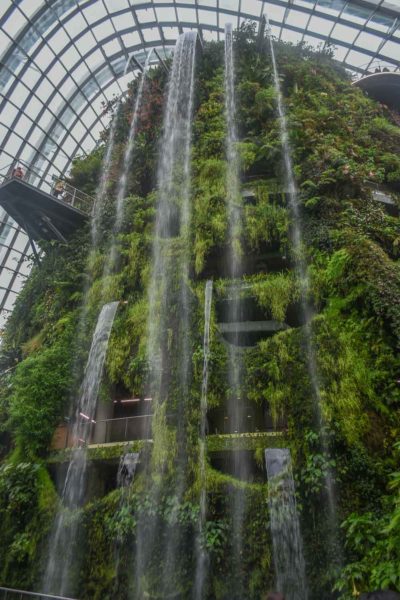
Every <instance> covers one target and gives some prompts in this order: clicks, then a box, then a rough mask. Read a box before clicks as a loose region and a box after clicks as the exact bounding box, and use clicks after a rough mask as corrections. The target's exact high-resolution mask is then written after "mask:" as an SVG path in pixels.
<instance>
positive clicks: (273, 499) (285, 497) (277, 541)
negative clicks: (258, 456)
mask: <svg viewBox="0 0 400 600" xmlns="http://www.w3.org/2000/svg"><path fill="white" fill-rule="evenodd" d="M265 463H266V468H267V476H268V503H269V514H270V523H271V535H272V547H273V554H274V564H275V574H276V587H277V590H278V591H279V592H281V593H283V594H284V596H285V598H286V600H307V598H308V593H307V583H306V575H305V564H304V556H303V542H302V539H301V533H300V523H299V517H298V514H297V507H296V496H295V488H294V480H293V473H292V464H291V459H290V452H289V450H288V449H287V448H267V449H266V450H265Z"/></svg>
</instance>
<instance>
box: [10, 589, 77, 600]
mask: <svg viewBox="0 0 400 600" xmlns="http://www.w3.org/2000/svg"><path fill="white" fill-rule="evenodd" d="M24 598H38V599H39V600H45V599H47V600H75V599H74V598H67V597H66V596H52V595H51V594H40V593H37V592H26V591H24V590H14V589H12V588H5V587H0V600H24Z"/></svg>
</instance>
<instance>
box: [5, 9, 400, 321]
mask: <svg viewBox="0 0 400 600" xmlns="http://www.w3.org/2000/svg"><path fill="white" fill-rule="evenodd" d="M265 13H266V14H267V15H268V17H269V21H270V24H271V28H272V33H273V34H274V35H275V36H276V37H277V38H279V39H283V40H286V41H291V42H293V43H297V42H305V43H308V44H310V45H312V46H318V45H321V44H322V45H327V44H330V45H332V46H334V47H335V56H336V58H337V60H339V61H340V62H342V63H343V64H344V65H345V66H346V67H348V68H349V69H351V70H352V71H354V72H358V73H364V72H367V71H368V70H370V69H371V67H373V65H374V62H376V61H379V64H380V65H381V66H382V65H383V66H387V67H388V68H390V70H400V0H390V1H389V2H388V1H386V0H152V1H149V0H148V1H141V0H37V1H35V2H32V0H2V2H1V6H0V49H1V50H0V115H1V117H0V149H1V152H0V174H1V173H4V171H5V170H6V169H7V168H8V166H9V163H11V162H12V161H13V160H15V158H17V159H19V160H21V161H24V162H25V163H30V164H33V165H34V166H35V169H36V171H39V172H40V173H41V178H42V181H45V180H46V178H47V177H48V176H51V175H52V174H59V173H65V171H66V170H67V169H68V168H69V166H70V163H71V157H73V156H76V155H77V154H84V153H87V152H90V151H91V150H92V149H93V148H94V146H95V145H96V143H97V140H98V138H99V134H100V132H101V131H102V130H103V129H104V127H105V126H106V125H107V117H106V116H105V114H104V110H103V103H107V102H108V101H109V100H111V99H112V98H113V97H114V96H115V95H116V94H120V93H124V92H125V91H126V89H127V85H128V82H129V81H130V80H131V79H132V77H134V75H135V73H137V72H138V70H139V69H140V68H141V67H142V65H143V63H144V60H145V56H146V53H147V52H148V51H149V49H151V48H154V49H155V50H156V52H154V53H153V56H154V60H155V61H158V60H161V61H162V60H164V59H165V58H166V57H167V56H168V55H169V54H170V52H171V50H172V48H173V45H174V44H175V41H176V38H177V36H178V35H179V33H182V32H183V31H185V30H188V29H196V30H198V31H199V32H200V34H201V36H202V38H203V39H204V40H206V41H208V40H219V39H222V37H223V30H224V25H225V23H226V22H229V21H230V22H233V23H234V24H235V25H237V26H239V25H240V24H241V23H242V22H243V21H245V20H247V19H251V20H253V21H260V20H261V18H262V16H263V14H265ZM127 61H128V62H127ZM127 64H129V66H130V70H128V71H127V72H126V66H127ZM19 234H21V235H23V234H22V233H21V232H20V231H19ZM0 235H1V233H0ZM2 243H4V244H5V243H12V239H11V238H7V240H6V241H3V242H2ZM26 246H27V244H26ZM7 261H8V258H7V260H6V258H5V256H3V255H2V254H1V246H0V284H1V285H3V283H2V280H3V279H4V272H5V271H7V269H9V268H11V267H12V265H10V264H9V263H8V262H7ZM14 283H15V282H13V284H12V285H14ZM3 287H4V288H6V291H4V290H3V291H2V290H1V289H0V310H3V309H7V310H11V308H10V302H9V298H10V295H11V296H15V294H14V288H13V287H11V288H10V285H9V284H8V285H3ZM0 327H1V320H0Z"/></svg>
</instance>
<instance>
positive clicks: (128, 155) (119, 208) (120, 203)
mask: <svg viewBox="0 0 400 600" xmlns="http://www.w3.org/2000/svg"><path fill="white" fill-rule="evenodd" d="M152 52H153V49H151V50H150V52H149V53H148V55H147V57H146V62H145V65H144V69H143V72H142V74H141V77H140V82H139V86H138V90H137V94H136V100H135V105H134V108H133V113H132V120H131V125H130V128H129V134H128V140H127V143H126V146H125V153H124V160H123V165H122V171H121V175H120V177H119V180H118V188H117V202H116V209H115V217H114V225H113V230H112V238H111V243H110V253H109V258H108V260H107V261H106V263H105V267H104V273H103V277H106V276H107V275H109V274H110V273H111V272H112V271H113V269H114V267H115V264H116V261H117V244H116V237H117V235H118V233H119V232H120V230H121V225H122V220H123V217H124V204H125V196H126V190H127V184H128V176H129V173H130V167H131V162H132V153H133V150H134V147H135V141H136V133H137V126H138V120H139V114H140V110H141V106H142V99H143V90H144V86H145V82H146V78H147V72H148V69H149V65H150V58H151V55H152Z"/></svg>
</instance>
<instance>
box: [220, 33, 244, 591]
mask: <svg viewBox="0 0 400 600" xmlns="http://www.w3.org/2000/svg"><path fill="white" fill-rule="evenodd" d="M225 120H226V131H227V133H226V156H227V175H226V190H227V211H228V227H229V246H228V253H227V259H228V271H229V275H230V278H231V284H230V286H229V289H228V296H229V298H230V302H229V310H228V314H227V320H228V321H229V322H231V323H239V321H240V279H239V278H240V277H241V276H242V270H243V267H242V250H241V233H242V211H241V204H242V198H241V194H240V179H239V168H240V163H239V156H238V151H237V142H238V137H237V131H236V102H235V70H234V53H233V32H232V25H231V23H227V24H226V25H225ZM242 378H243V359H242V352H241V349H240V347H239V333H238V330H237V331H236V332H235V334H234V336H233V339H231V340H230V344H229V354H228V380H229V381H228V383H229V392H228V393H229V397H228V419H229V423H230V426H231V428H232V433H235V432H237V433H239V432H240V431H241V427H242V425H243V422H244V403H243V399H242V390H241V388H242ZM233 461H234V465H233V468H234V473H235V476H236V477H238V478H239V479H243V478H245V477H246V474H247V472H248V461H247V459H246V458H245V455H244V454H243V453H242V452H240V451H235V452H233ZM231 503H232V508H231V510H232V520H233V531H232V535H233V551H234V552H233V559H234V562H235V564H236V565H239V564H240V562H241V558H240V557H241V553H242V538H243V520H244V511H245V497H244V492H243V490H242V489H240V488H237V489H236V490H235V491H234V493H233V494H232V498H231ZM235 572H236V573H237V574H238V577H239V580H240V575H239V573H240V571H239V568H237V569H235ZM239 580H238V585H239V586H240V585H241V582H240V581H239Z"/></svg>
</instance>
